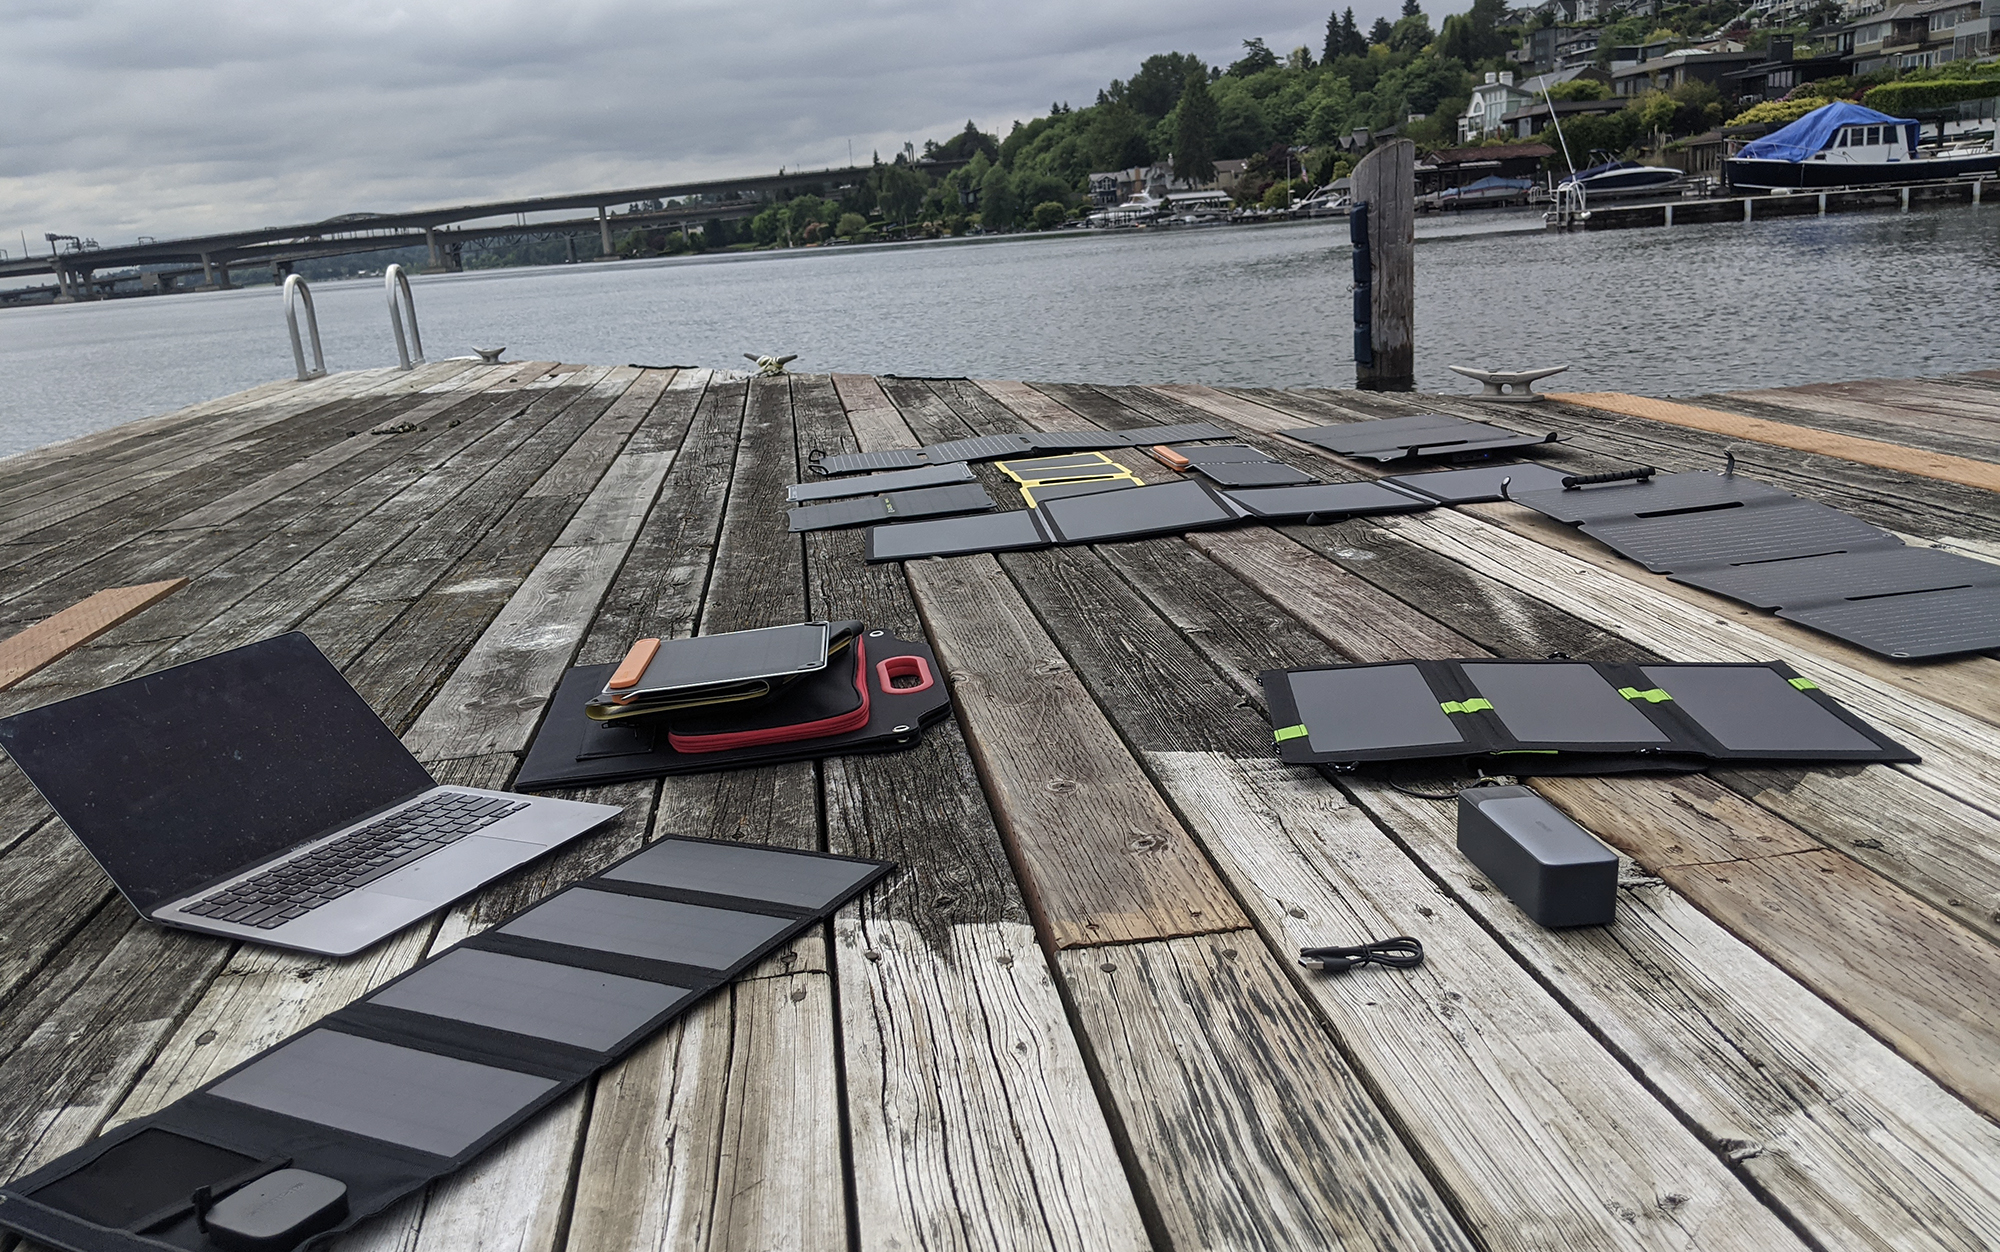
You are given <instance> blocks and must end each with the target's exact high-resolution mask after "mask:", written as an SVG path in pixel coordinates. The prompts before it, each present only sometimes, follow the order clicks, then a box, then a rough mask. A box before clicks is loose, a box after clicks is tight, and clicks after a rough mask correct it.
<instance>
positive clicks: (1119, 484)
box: [1021, 478, 1145, 508]
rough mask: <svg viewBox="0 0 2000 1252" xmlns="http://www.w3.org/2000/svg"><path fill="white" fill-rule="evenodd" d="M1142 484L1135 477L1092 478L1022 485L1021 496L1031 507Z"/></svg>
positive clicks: (1141, 485) (1123, 489)
mask: <svg viewBox="0 0 2000 1252" xmlns="http://www.w3.org/2000/svg"><path fill="white" fill-rule="evenodd" d="M1143 486H1145V484H1144V483H1142V482H1140V481H1139V480H1138V479H1136V478H1092V479H1086V480H1085V481H1083V482H1078V483H1050V484H1049V485H1047V486H1046V487H1023V488H1022V489H1021V497H1022V498H1023V499H1025V500H1026V501H1027V502H1028V504H1029V507H1031V508H1032V507H1035V506H1038V505H1041V504H1045V503H1047V502H1048V501H1050V500H1062V499H1066V498H1068V497H1070V496H1094V495H1096V494H1097V493H1098V492H1100V491H1126V490H1129V489H1130V488H1133V487H1143Z"/></svg>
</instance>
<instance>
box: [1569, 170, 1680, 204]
mask: <svg viewBox="0 0 2000 1252" xmlns="http://www.w3.org/2000/svg"><path fill="white" fill-rule="evenodd" d="M1685 177H1686V175H1684V174H1682V173H1681V172H1680V171H1679V170H1671V169H1666V168H1663V167H1661V166H1658V165H1641V164H1639V163H1638V162H1637V161H1604V162H1601V163H1600V164H1597V165H1593V166H1590V167H1589V168H1588V169H1581V170H1578V171H1576V172H1575V173H1573V174H1571V175H1570V176H1569V177H1568V178H1565V179H1563V180H1562V181H1561V182H1560V183H1558V184H1556V185H1557V186H1558V187H1581V188H1582V189H1583V191H1584V194H1585V195H1586V196H1588V197H1589V198H1590V199H1592V200H1604V199H1609V198H1612V197H1616V196H1648V195H1656V194H1658V193H1660V192H1669V191H1675V190H1677V189H1678V188H1679V187H1680V184H1681V181H1682V179H1684V178H1685Z"/></svg>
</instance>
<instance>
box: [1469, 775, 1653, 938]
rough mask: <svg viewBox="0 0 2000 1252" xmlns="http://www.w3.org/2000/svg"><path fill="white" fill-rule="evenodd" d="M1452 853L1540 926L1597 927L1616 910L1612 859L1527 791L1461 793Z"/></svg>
mask: <svg viewBox="0 0 2000 1252" xmlns="http://www.w3.org/2000/svg"><path fill="white" fill-rule="evenodd" d="M1458 850H1459V851H1460V852H1462V853H1464V854H1465V859H1466V860H1468V861H1471V862H1472V863H1473V864H1474V865H1476V866H1478V867H1479V870H1480V872H1481V873H1483V874H1485V875H1486V877H1487V879H1488V881H1490V882H1491V883H1492V884H1493V885H1494V886H1495V887H1498V888H1499V889H1500V891H1501V892H1502V893H1503V894H1504V895H1505V896H1506V897H1507V898H1508V899H1509V900H1512V901H1513V902H1514V903H1515V904H1516V905H1518V906H1520V909H1521V911H1522V912H1523V913H1526V914H1527V915H1528V916H1529V918H1530V919H1532V920H1533V921H1535V922H1536V923H1537V924H1539V925H1542V926H1547V927H1549V928H1551V929H1557V928H1561V927H1568V926H1603V925H1607V924H1609V923H1610V921H1611V918H1612V913H1613V911H1614V910H1615V909H1616V908H1617V906H1618V854H1617V853H1615V852H1613V851H1612V850H1611V849H1609V848H1607V847H1605V846H1604V845H1603V844H1602V843H1599V842H1598V841H1597V838H1596V836H1594V835H1592V834H1591V833H1590V832H1589V831H1587V830H1585V829H1584V828H1583V827H1581V826H1579V825H1577V824H1576V823H1575V822H1573V821H1571V820H1570V819H1569V818H1567V817H1565V816H1563V814H1562V813H1561V811H1559V810H1558V809H1557V808H1556V807H1555V806H1554V805H1552V804H1550V803H1549V802H1548V801H1547V800H1544V799H1543V798H1542V797H1541V796H1539V795H1537V794H1536V793H1535V792H1534V791H1532V790H1530V789H1529V788H1527V787H1470V788H1467V789H1466V790H1464V791H1461V792H1459V793H1458Z"/></svg>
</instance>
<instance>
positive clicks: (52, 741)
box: [0, 632, 619, 956]
mask: <svg viewBox="0 0 2000 1252" xmlns="http://www.w3.org/2000/svg"><path fill="white" fill-rule="evenodd" d="M0 746H5V747H6V749H7V751H8V753H9V754H10V755H11V756H12V757H13V758H14V760H15V762H16V763H17V764H19V765H20V767H21V771H22V772H23V773H25V774H26V775H27V776H28V778H29V780H30V781H32V782H33V783H34V784H35V786H36V788H37V789H39V790H40V791H41V793H42V795H43V797H44V798H46V799H47V800H48V802H49V804H50V806H51V807H53V808H54V809H55V811H56V813H57V814H58V815H59V816H60V817H61V818H62V819H63V821H65V822H67V823H68V824H69V828H70V830H72V831H73V832H75V834H76V837H77V838H78V839H79V840H81V841H82V843H83V846H84V847H85V848H87V849H89V851H90V854H91V855H92V856H93V857H96V858H97V863H98V864H99V865H102V866H103V867H104V872H105V873H106V874H108V875H110V876H111V881H112V882H114V883H116V884H117V886H118V890H120V891H121V892H123V893H124V894H125V898H126V899H127V900H130V901H131V902H132V906H133V907H134V908H136V909H138V910H139V912H140V914H141V915H143V916H145V917H148V918H151V919H152V920H153V921H156V922H159V923H161V924H163V925H167V926H178V927H181V928H184V929H187V930H199V931H205V932H207V933H209V934H216V935H226V936H229V937H230V938H234V939H249V940H254V941H256V942H258V943H268V944H272V945H275V946H277V947H281V948H296V949H298V950H300V951H304V952H318V953H324V954H326V955H328V956H346V955H348V954H350V953H354V952H358V951H360V950H361V949H362V948H365V947H367V946H368V945H370V944H372V943H374V942H375V941H377V940H378V939H381V938H383V937H384V936H387V935H390V934H393V933H395V932H396V931H398V930H400V929H402V928H403V927H404V926H407V925H409V924H410V923H411V922H414V921H416V920H417V919H419V918H421V917H423V916H424V915H425V914H428V913H432V912H435V911H436V910H437V909H439V908H442V907H443V906H445V905H447V904H449V903H451V902H452V901H453V900H456V899H458V898H459V897H460V896H463V895H466V894H468V893H469V892H471V891H473V890H475V889H476V888H478V887H479V886H480V885H482V884H484V883H487V882H490V881H491V880H493V879H494V878H497V877H498V876H500V875H501V874H504V873H506V872H507V871H509V870H511V869H513V868H515V867H516V866H519V865H522V864H525V863H526V862H528V861H532V860H534V859H535V858H536V857H538V856H540V855H542V854H543V853H544V852H547V851H548V850H549V849H551V848H553V847H556V846H557V845H558V844H562V843H565V842H567V841H569V840H571V839H574V838H576V837H577V836H578V835H581V834H583V833H584V832H585V831H588V830H591V829H592V828H594V827H597V826H600V825H602V824H603V823H605V822H607V821H609V820H611V818H612V817H614V816H616V815H617V813H618V812H619V810H618V809H616V808H614V807H612V806H610V805H605V804H582V803H578V802H576V801H572V800H552V799H545V798H543V797H540V796H523V795H515V794H512V793H510V792H504V791H483V790H480V789H479V788H476V787H458V786H440V785H439V784H438V781H437V780H436V779H434V778H432V777H431V776H430V772H429V771H428V770H426V769H425V768H424V767H423V766H422V765H420V764H419V763H418V762H417V759H416V758H415V757H414V756H411V755H410V753H409V750H408V749H407V748H405V747H404V746H403V745H402V743H401V742H400V741H399V740H398V739H397V738H396V736H395V735H394V734H392V733H390V731H389V728H388V727H387V726H384V725H383V724H382V720H381V719H380V718H378V717H377V716H375V712H374V710H373V709H371V708H369V707H368V702H367V701H365V700H363V699H362V698H361V696H360V693H358V692H356V691H355V690H354V688H353V687H351V686H349V685H348V683H347V680H346V679H344V678H342V677H341V676H340V671H339V670H337V669H335V668H334V667H333V664H332V662H330V661H328V660H327V659H326V657H325V656H324V655H322V654H321V652H320V650H319V649H318V648H316V647H314V646H313V643H312V640H310V639H308V638H306V637H305V635H303V634H300V633H298V632H293V633H291V634H288V635H280V636H279V637H277V638H275V639H266V640H264V641H262V642H261V643H253V644H250V645H248V646H247V647H242V648H235V649H232V650H230V651H228V652H222V653H218V654H217V655H215V656H211V657H206V658H204V659H202V660H199V661H191V662H189V663H187V664H185V665H178V666H175V667H173V668H172V669H165V670H161V671H160V672H158V673H156V674H148V675H146V676H145V677H143V678H134V679H131V680H129V681H127V682H122V683H118V684H116V685H115V686H110V687H106V688H104V689H103V690H101V691H93V692H91V693H90V694H88V695H82V696H76V697H74V698H72V699H68V700H60V701H57V702H56V703H54V704H47V705H43V706H42V707H41V708H38V709H32V710H30V711H28V712H26V713H17V714H15V715H14V716H12V717H8V718H0Z"/></svg>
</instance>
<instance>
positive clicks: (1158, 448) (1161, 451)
mask: <svg viewBox="0 0 2000 1252" xmlns="http://www.w3.org/2000/svg"><path fill="white" fill-rule="evenodd" d="M1152 453H1153V456H1154V458H1155V459H1156V460H1158V461H1159V462H1160V463H1161V464H1162V465H1165V466H1166V467H1167V468H1168V469H1171V470H1184V469H1186V468H1187V467H1188V466H1190V465H1193V464H1194V462H1193V461H1191V460H1189V459H1188V458H1187V457H1184V456H1182V455H1181V454H1180V453H1178V452H1176V451H1174V450H1173V449H1172V448H1169V447H1168V446H1167V445H1166V444H1163V443H1156V444H1154V445H1153V448H1152Z"/></svg>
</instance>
